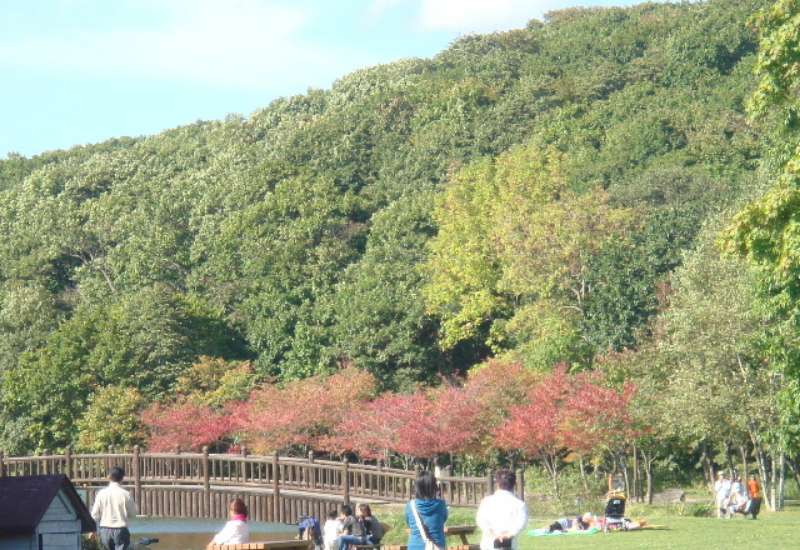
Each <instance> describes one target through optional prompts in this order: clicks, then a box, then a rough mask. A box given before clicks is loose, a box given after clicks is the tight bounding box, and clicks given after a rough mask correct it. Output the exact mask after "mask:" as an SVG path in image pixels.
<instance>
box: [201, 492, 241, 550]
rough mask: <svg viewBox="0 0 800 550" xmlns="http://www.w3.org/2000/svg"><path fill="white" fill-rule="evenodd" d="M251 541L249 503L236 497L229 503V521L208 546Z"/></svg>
mask: <svg viewBox="0 0 800 550" xmlns="http://www.w3.org/2000/svg"><path fill="white" fill-rule="evenodd" d="M245 542H250V527H248V526H247V505H246V504H245V503H244V501H243V500H242V499H240V498H235V499H233V500H232V501H231V503H230V505H228V523H226V524H225V527H223V528H222V531H220V532H219V533H217V534H216V535H214V538H213V539H212V540H211V542H210V543H208V547H211V546H212V545H214V544H243V543H245Z"/></svg>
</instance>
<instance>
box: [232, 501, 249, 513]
mask: <svg viewBox="0 0 800 550" xmlns="http://www.w3.org/2000/svg"><path fill="white" fill-rule="evenodd" d="M231 512H233V513H234V514H239V515H240V516H245V517H247V515H248V514H247V504H245V503H244V501H243V500H242V499H240V498H235V499H233V500H232V501H231Z"/></svg>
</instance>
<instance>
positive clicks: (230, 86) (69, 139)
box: [0, 0, 634, 158]
mask: <svg viewBox="0 0 800 550" xmlns="http://www.w3.org/2000/svg"><path fill="white" fill-rule="evenodd" d="M632 3H634V2H631V1H629V0H617V1H614V0H583V1H581V0H3V2H2V5H1V6H0V74H2V75H3V77H2V86H0V158H3V157H5V156H6V155H7V154H8V153H9V152H18V153H21V154H23V155H26V156H30V155H33V154H36V153H39V152H42V151H46V150H50V149H62V148H67V147H70V146H72V145H79V144H84V143H92V142H97V141H102V140H104V139H107V138H110V137H115V136H137V135H142V134H151V133H155V132H158V131H160V130H163V129H166V128H171V127H174V126H178V125H180V124H186V123H190V122H193V121H195V120H198V119H215V118H222V117H224V116H225V115H226V114H228V113H238V114H244V115H247V114H249V113H251V112H252V111H254V110H256V109H258V108H261V107H264V106H266V105H267V104H269V102H270V101H271V100H272V99H275V98H276V97H280V96H284V95H291V94H298V93H303V92H305V91H306V90H307V89H308V88H309V87H317V88H319V87H323V88H325V87H329V86H330V85H331V83H332V82H333V81H334V80H335V79H336V78H337V77H340V76H343V75H345V74H347V73H348V72H350V71H352V70H354V69H357V68H360V67H364V66H368V65H374V64H377V63H385V62H389V61H393V60H396V59H401V58H404V57H429V56H432V55H434V54H435V53H436V52H438V51H440V50H442V49H444V48H445V47H447V45H448V44H449V43H450V42H451V41H452V40H454V39H455V38H457V37H458V36H461V35H464V34H468V33H471V32H490V31H495V30H506V29H510V28H516V27H522V26H524V25H525V23H526V22H527V21H528V20H529V19H531V18H541V17H542V15H543V14H544V13H546V12H548V11H551V10H554V9H562V8H565V7H570V6H575V5H622V4H632Z"/></svg>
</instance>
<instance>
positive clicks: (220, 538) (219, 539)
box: [211, 521, 234, 544]
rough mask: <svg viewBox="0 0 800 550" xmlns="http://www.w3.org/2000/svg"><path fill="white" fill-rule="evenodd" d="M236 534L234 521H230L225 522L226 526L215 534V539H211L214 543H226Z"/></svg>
mask: <svg viewBox="0 0 800 550" xmlns="http://www.w3.org/2000/svg"><path fill="white" fill-rule="evenodd" d="M233 534H234V525H233V522H230V521H229V522H228V523H226V524H225V527H223V528H222V531H220V532H219V533H217V534H216V535H214V539H213V540H212V541H211V542H212V543H213V544H225V543H226V542H228V541H229V540H230V538H231V536H232V535H233Z"/></svg>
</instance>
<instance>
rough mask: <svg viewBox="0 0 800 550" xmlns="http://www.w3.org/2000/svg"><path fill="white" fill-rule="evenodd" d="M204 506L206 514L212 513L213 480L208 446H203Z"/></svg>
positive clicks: (207, 515)
mask: <svg viewBox="0 0 800 550" xmlns="http://www.w3.org/2000/svg"><path fill="white" fill-rule="evenodd" d="M203 508H204V512H205V513H204V515H205V516H206V517H207V518H208V517H209V516H210V515H211V481H210V478H209V474H208V446H204V447H203Z"/></svg>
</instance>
